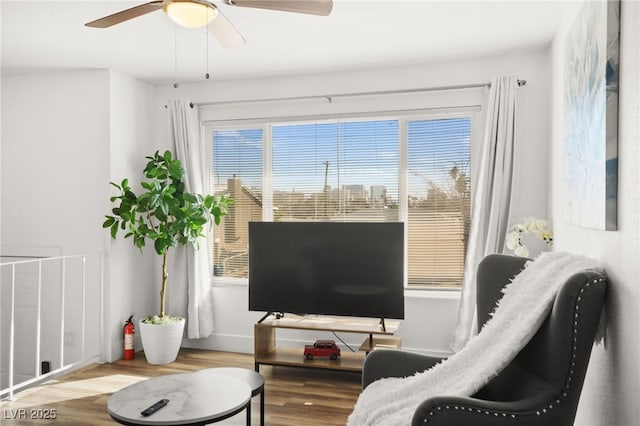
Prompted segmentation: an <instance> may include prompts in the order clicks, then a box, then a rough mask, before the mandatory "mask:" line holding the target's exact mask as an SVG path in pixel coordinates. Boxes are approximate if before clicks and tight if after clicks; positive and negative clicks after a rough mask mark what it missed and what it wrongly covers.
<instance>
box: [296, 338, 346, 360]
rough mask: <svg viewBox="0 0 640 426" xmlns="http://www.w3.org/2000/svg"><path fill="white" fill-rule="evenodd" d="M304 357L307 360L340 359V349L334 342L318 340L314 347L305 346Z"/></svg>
mask: <svg viewBox="0 0 640 426" xmlns="http://www.w3.org/2000/svg"><path fill="white" fill-rule="evenodd" d="M304 356H305V358H307V359H313V358H314V357H316V356H321V357H329V358H331V359H338V357H339V356H340V348H339V347H338V345H336V342H335V341H333V340H316V342H315V343H314V344H313V345H305V346H304Z"/></svg>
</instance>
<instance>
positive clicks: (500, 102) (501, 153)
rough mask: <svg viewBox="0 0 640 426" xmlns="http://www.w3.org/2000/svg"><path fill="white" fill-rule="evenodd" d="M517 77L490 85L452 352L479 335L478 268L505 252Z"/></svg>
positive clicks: (496, 80)
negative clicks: (494, 256)
mask: <svg viewBox="0 0 640 426" xmlns="http://www.w3.org/2000/svg"><path fill="white" fill-rule="evenodd" d="M517 89H518V80H517V79H516V78H515V77H500V78H495V79H493V80H492V81H491V88H490V89H489V102H488V103H487V112H486V120H487V121H486V122H487V125H486V128H485V134H484V138H483V141H482V143H483V146H482V154H481V157H480V164H479V169H478V181H477V184H476V188H475V191H474V194H473V199H472V212H471V230H470V235H469V243H468V247H467V258H466V263H465V270H464V282H463V286H462V295H461V300H460V308H459V311H458V321H457V324H456V329H455V332H454V336H453V342H452V344H451V349H452V350H453V351H455V352H457V351H458V350H460V349H461V348H462V347H463V346H464V345H465V344H466V342H467V340H469V338H470V337H471V336H472V335H473V334H475V333H476V331H477V330H476V328H477V321H476V268H477V267H478V263H479V262H480V260H482V258H483V257H484V256H486V255H487V254H490V253H499V252H501V251H502V249H503V245H504V239H505V234H506V231H507V226H508V222H509V210H510V207H511V198H512V188H513V185H512V183H513V175H514V158H515V155H514V154H515V148H516V146H515V144H516V141H515V131H516V92H517Z"/></svg>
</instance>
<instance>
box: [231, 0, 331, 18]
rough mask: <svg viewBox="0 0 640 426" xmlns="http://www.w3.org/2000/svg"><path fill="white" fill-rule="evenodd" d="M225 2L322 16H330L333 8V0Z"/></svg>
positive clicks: (239, 0) (248, 0) (238, 0)
mask: <svg viewBox="0 0 640 426" xmlns="http://www.w3.org/2000/svg"><path fill="white" fill-rule="evenodd" d="M224 2H225V3H226V4H229V5H233V6H239V7H253V8H256V9H270V10H281V11H285V12H295V13H307V14H309V15H320V16H328V15H329V14H330V13H331V9H333V1H332V0H299V1H293V0H224Z"/></svg>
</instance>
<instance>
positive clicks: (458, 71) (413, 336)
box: [156, 48, 550, 353]
mask: <svg viewBox="0 0 640 426" xmlns="http://www.w3.org/2000/svg"><path fill="white" fill-rule="evenodd" d="M549 68H550V58H549V52H548V49H547V48H541V49H537V50H529V51H520V52H514V53H511V54H504V55H500V56H496V57H486V58H481V59H469V60H462V61H452V62H444V63H425V64H422V65H416V66H411V67H402V68H394V67H390V68H381V69H372V70H365V71H357V72H355V71H354V72H335V73H325V74H315V75H303V76H283V77H272V78H264V79H243V80H222V81H216V80H215V77H214V79H213V80H212V81H208V82H202V83H190V84H181V85H180V87H179V88H177V89H176V88H174V87H172V86H169V85H167V86H162V87H158V90H157V103H158V104H162V103H166V101H167V100H168V99H172V98H186V99H189V100H191V101H193V102H216V101H227V100H242V99H265V98H282V97H300V96H311V95H328V94H340V93H357V92H367V91H386V90H404V89H415V88H424V87H433V86H447V85H460V84H466V83H484V82H489V81H490V79H491V78H493V77H498V76H503V75H515V76H517V77H518V78H520V79H523V80H527V82H528V83H527V85H526V86H525V87H523V88H521V89H520V91H519V94H520V105H519V113H520V122H519V129H518V131H519V138H520V141H521V148H522V149H521V151H520V152H519V159H520V164H521V166H520V171H521V175H522V176H526V177H527V179H524V178H521V179H520V183H519V185H520V188H521V190H520V191H519V196H518V198H517V199H516V200H515V208H514V210H515V211H514V219H515V220H516V221H520V220H522V218H523V217H524V216H530V215H535V216H538V217H545V216H546V214H547V194H546V191H545V190H546V187H547V147H548V140H549V136H550V132H549V116H548V105H549V104H548V102H549V99H548V93H549V90H550V89H549V87H550V81H549ZM214 75H215V74H214ZM453 94H454V93H453V92H449V93H446V92H445V93H442V92H430V93H425V94H424V95H422V96H424V99H425V101H424V102H425V104H429V103H432V102H433V99H435V98H439V99H443V100H445V101H446V98H447V97H449V96H452V95H453ZM482 98H483V97H481V99H482ZM372 102H373V101H372ZM314 105H316V106H315V107H314ZM334 107H335V108H336V109H337V108H340V102H334ZM305 108H306V110H305V113H307V112H308V113H311V114H313V113H321V112H327V111H328V108H329V107H328V106H327V103H322V102H319V103H318V102H315V103H313V102H310V103H309V104H307V105H305ZM314 108H315V109H314ZM242 110H245V114H249V111H251V112H250V113H251V114H252V115H254V116H255V115H259V114H262V116H273V115H274V114H279V113H281V112H282V111H277V110H275V109H274V106H273V105H272V104H271V105H268V104H267V105H246V104H243V105H240V106H226V107H216V108H210V107H209V108H207V107H204V108H202V109H201V111H200V117H201V119H206V120H212V119H220V118H228V117H230V116H231V115H233V116H234V117H238V116H240V114H241V112H242ZM239 111H240V113H239ZM156 127H157V128H158V129H161V133H160V136H161V137H163V135H167V136H165V137H168V135H169V128H168V118H167V114H166V113H165V112H162V111H161V113H160V114H158V117H157V124H156ZM165 145H167V146H170V143H168V142H166V143H165ZM214 297H215V302H214V304H215V312H216V314H215V316H216V318H215V320H216V332H215V334H214V335H213V336H212V337H210V338H208V339H201V340H199V341H191V342H187V343H186V344H187V345H189V346H197V347H205V348H214V349H222V350H237V351H242V352H252V350H253V327H252V325H253V323H254V322H255V321H256V319H258V318H259V317H260V314H258V313H254V312H248V311H247V304H248V303H247V300H248V296H247V288H246V286H242V287H233V286H223V287H216V288H215V292H214ZM457 306H458V298H457V295H456V294H454V295H446V296H445V295H443V294H438V295H435V296H434V295H433V294H425V293H423V294H421V295H420V296H418V297H416V296H415V295H409V296H407V298H406V319H405V321H404V322H403V324H402V326H401V328H400V333H399V334H400V335H401V337H402V338H403V346H404V347H405V348H408V349H413V350H418V351H424V352H430V353H447V352H448V351H449V344H450V341H451V337H452V333H453V328H454V325H455V320H456V309H457ZM287 338H288V339H291V340H295V341H297V340H300V341H302V340H304V339H305V337H304V336H302V335H300V334H297V335H295V334H294V335H290V336H288V337H287ZM310 338H311V339H312V338H314V337H309V336H306V340H309V339H310ZM354 343H355V342H354ZM357 343H358V344H359V343H361V342H357Z"/></svg>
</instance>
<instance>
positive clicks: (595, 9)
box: [564, 0, 620, 230]
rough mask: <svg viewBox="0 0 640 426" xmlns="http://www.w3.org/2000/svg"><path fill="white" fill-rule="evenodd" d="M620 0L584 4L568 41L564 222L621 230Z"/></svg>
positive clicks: (570, 31) (565, 105)
mask: <svg viewBox="0 0 640 426" xmlns="http://www.w3.org/2000/svg"><path fill="white" fill-rule="evenodd" d="M619 35H620V1H619V0H610V1H597V2H585V3H584V5H583V6H582V8H581V10H580V12H579V13H578V16H577V17H576V20H575V22H574V23H573V25H572V26H571V28H570V30H569V33H568V34H567V40H566V63H565V98H564V101H565V103H564V108H565V116H564V171H565V174H564V185H565V191H566V192H565V196H566V200H567V205H566V206H565V207H566V208H565V212H566V221H567V222H568V223H570V224H573V225H578V226H583V227H587V228H595V229H602V230H615V229H617V192H618V191H617V183H618V70H619V52H620V36H619Z"/></svg>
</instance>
